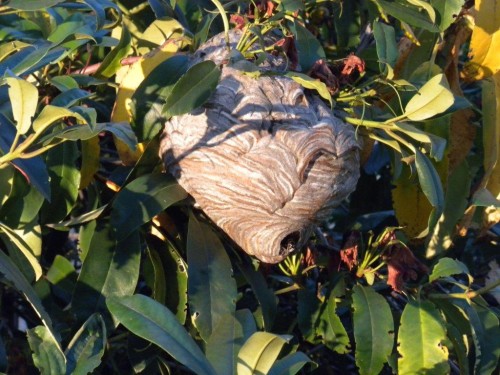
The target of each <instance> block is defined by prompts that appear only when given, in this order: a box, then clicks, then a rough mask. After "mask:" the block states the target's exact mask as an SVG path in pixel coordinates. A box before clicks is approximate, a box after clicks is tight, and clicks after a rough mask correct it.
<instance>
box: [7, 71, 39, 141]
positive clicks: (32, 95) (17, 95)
mask: <svg viewBox="0 0 500 375" xmlns="http://www.w3.org/2000/svg"><path fill="white" fill-rule="evenodd" d="M5 81H6V82H7V84H8V85H9V98H10V104H11V105H12V114H13V116H14V120H15V121H16V123H17V131H18V132H19V134H26V132H27V131H28V130H29V129H30V127H31V121H32V118H33V116H34V115H35V111H36V106H37V105H38V89H37V88H36V87H35V86H33V84H31V83H29V82H27V81H25V80H24V79H19V78H12V77H7V78H5Z"/></svg>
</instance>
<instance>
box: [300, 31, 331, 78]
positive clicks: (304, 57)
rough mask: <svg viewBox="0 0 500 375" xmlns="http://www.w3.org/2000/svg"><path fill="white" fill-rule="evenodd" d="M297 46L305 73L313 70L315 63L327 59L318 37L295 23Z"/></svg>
mask: <svg viewBox="0 0 500 375" xmlns="http://www.w3.org/2000/svg"><path fill="white" fill-rule="evenodd" d="M294 27H295V45H296V46H297V51H298V53H299V64H300V67H301V68H302V71H303V72H307V71H308V70H309V69H311V68H312V67H313V65H314V63H315V62H316V61H318V60H320V59H325V58H326V55H325V51H324V50H323V47H321V44H320V42H319V41H318V39H316V37H315V36H314V35H313V34H312V33H311V32H310V31H309V30H307V29H306V28H305V27H304V26H301V25H300V24H299V23H297V22H295V24H294Z"/></svg>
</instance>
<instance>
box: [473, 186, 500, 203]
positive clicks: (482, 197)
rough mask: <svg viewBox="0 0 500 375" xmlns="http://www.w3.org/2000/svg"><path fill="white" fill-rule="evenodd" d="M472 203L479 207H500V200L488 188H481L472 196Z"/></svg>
mask: <svg viewBox="0 0 500 375" xmlns="http://www.w3.org/2000/svg"><path fill="white" fill-rule="evenodd" d="M472 204H473V205H475V206H479V207H496V208H500V200H499V199H497V198H495V196H494V195H493V194H492V193H491V192H490V191H489V190H488V189H479V190H477V191H476V192H475V193H474V196H473V197H472Z"/></svg>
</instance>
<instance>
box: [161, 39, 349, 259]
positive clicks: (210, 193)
mask: <svg viewBox="0 0 500 375" xmlns="http://www.w3.org/2000/svg"><path fill="white" fill-rule="evenodd" d="M230 36H231V45H232V47H233V48H234V46H235V45H236V42H237V40H238V38H239V32H238V31H232V32H231V34H230ZM206 59H211V60H213V61H214V62H215V63H216V64H221V63H222V62H223V61H225V60H227V59H228V52H227V50H226V45H225V42H224V37H223V35H218V36H216V37H214V38H212V39H211V40H209V41H208V42H207V43H206V44H205V45H203V46H201V47H200V49H199V50H198V51H197V53H196V54H195V55H194V56H193V64H195V63H197V62H199V61H202V60H206ZM236 65H237V64H236ZM236 65H235V66H232V65H230V64H228V65H223V67H222V75H221V80H220V83H219V85H218V86H217V89H216V90H215V92H214V93H213V94H212V96H211V97H210V99H209V100H208V102H206V103H205V104H204V105H203V106H202V107H201V108H198V109H196V110H194V111H193V112H191V113H188V114H185V115H181V116H175V117H173V118H171V119H170V120H169V121H167V122H166V124H165V129H164V131H163V134H162V139H161V144H160V154H161V156H162V158H163V161H164V163H165V167H166V169H167V170H168V171H169V172H170V173H171V174H172V175H173V176H174V177H175V178H176V179H177V180H178V181H179V183H180V184H181V186H183V187H184V189H185V190H186V191H187V192H188V193H189V194H191V195H192V196H193V198H194V199H195V200H196V202H197V204H198V205H199V206H200V208H201V209H202V210H203V211H204V212H205V214H206V215H207V216H208V217H209V218H210V219H211V220H213V221H214V222H215V223H216V224H217V226H219V227H220V228H221V229H222V230H224V232H226V234H228V235H229V237H231V239H232V240H233V241H235V242H236V243H237V244H238V245H239V246H240V247H241V248H242V249H243V250H244V251H245V252H247V253H248V254H251V255H254V256H256V257H257V258H258V259H260V260H262V261H263V262H267V263H277V262H279V261H281V260H283V259H284V258H286V257H287V256H288V255H289V254H290V253H291V252H292V251H294V250H296V249H299V248H301V247H302V246H304V245H305V243H306V242H307V240H308V239H309V237H310V235H311V233H312V230H313V228H314V225H316V224H318V223H319V222H321V221H324V220H326V219H328V218H329V216H330V215H331V213H332V210H333V209H334V208H335V207H336V206H338V205H339V204H340V202H341V201H342V200H344V199H345V198H346V197H347V195H348V194H349V193H351V192H352V191H353V190H354V188H355V186H356V182H357V180H358V177H359V156H358V148H359V146H358V144H357V142H356V140H355V136H354V131H353V129H352V127H351V126H350V125H347V124H345V123H343V122H342V121H341V120H340V119H338V118H336V117H335V116H334V115H333V113H332V111H331V110H330V109H329V108H328V107H327V106H326V105H325V104H324V103H323V102H322V101H321V100H320V99H319V98H318V97H316V96H315V95H313V94H311V93H309V92H307V91H305V90H304V89H303V88H302V87H301V86H300V85H299V84H298V83H296V82H295V81H293V80H292V79H291V78H288V77H285V76H280V75H261V76H259V77H258V78H253V77H250V76H249V75H246V74H244V73H242V71H241V70H239V69H238V67H237V66H236ZM284 67H286V61H285V60H284V59H283V58H281V57H276V56H272V55H269V58H268V60H267V62H266V63H265V64H264V66H263V67H261V69H262V70H268V71H269V70H271V71H280V70H283V68H284Z"/></svg>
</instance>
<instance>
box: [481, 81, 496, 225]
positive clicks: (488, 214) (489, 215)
mask: <svg viewBox="0 0 500 375" xmlns="http://www.w3.org/2000/svg"><path fill="white" fill-rule="evenodd" d="M492 78H493V82H494V84H495V97H496V111H495V122H494V131H492V132H491V133H490V135H491V136H493V138H492V139H491V138H490V139H489V141H493V143H495V142H496V144H491V145H490V153H491V154H493V155H491V156H490V160H489V162H488V163H485V174H486V173H488V172H489V171H491V174H490V175H489V180H488V182H487V184H486V189H488V190H489V191H490V192H491V193H492V194H493V196H495V197H496V198H497V199H500V72H499V73H497V74H495V75H494V76H493V77H492ZM492 125H493V124H492ZM491 149H492V150H491ZM488 164H489V165H488ZM485 177H486V176H485ZM498 222H500V209H498V208H494V207H488V208H486V210H485V216H484V221H483V226H484V227H485V229H488V228H491V227H492V226H493V225H495V224H496V223H498Z"/></svg>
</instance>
